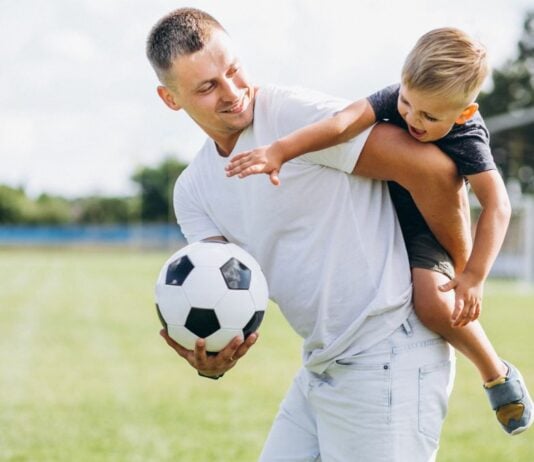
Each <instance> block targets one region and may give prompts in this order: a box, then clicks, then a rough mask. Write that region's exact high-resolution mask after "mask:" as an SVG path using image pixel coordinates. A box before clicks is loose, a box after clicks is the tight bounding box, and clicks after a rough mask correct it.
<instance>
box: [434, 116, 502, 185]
mask: <svg viewBox="0 0 534 462" xmlns="http://www.w3.org/2000/svg"><path fill="white" fill-rule="evenodd" d="M436 145H437V146H438V147H439V148H440V149H441V150H442V151H443V152H445V153H446V154H448V155H449V156H450V157H451V158H452V159H453V160H454V162H455V164H456V166H457V168H458V173H459V174H460V175H462V176H467V175H475V174H477V173H481V172H485V171H488V170H495V169H496V168H497V167H496V165H495V161H494V160H493V156H492V154H491V148H490V144H489V133H488V130H487V128H486V127H485V125H484V122H483V121H482V117H480V115H478V114H476V115H475V117H473V118H472V119H470V120H468V121H467V122H466V123H465V124H463V125H456V126H454V128H453V129H452V130H451V131H450V132H449V133H448V134H447V135H446V136H445V137H444V138H442V139H440V140H438V141H436Z"/></svg>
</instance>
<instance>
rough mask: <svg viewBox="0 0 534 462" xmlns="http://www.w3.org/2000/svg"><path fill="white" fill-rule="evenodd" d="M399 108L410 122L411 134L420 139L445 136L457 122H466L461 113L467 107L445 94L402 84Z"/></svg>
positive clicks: (408, 122) (426, 140)
mask: <svg viewBox="0 0 534 462" xmlns="http://www.w3.org/2000/svg"><path fill="white" fill-rule="evenodd" d="M397 109H398V111H399V113H400V115H401V116H402V118H403V119H404V121H405V122H406V123H407V124H408V131H409V132H410V135H412V136H413V137H414V138H416V139H417V140H419V141H422V142H430V141H436V140H439V139H441V138H443V137H444V136H445V135H446V134H447V133H449V132H450V131H451V129H452V127H453V125H454V124H455V123H463V122H465V120H464V121H462V120H461V119H460V115H461V114H462V112H463V111H464V110H465V109H467V108H463V107H459V106H458V105H455V104H452V103H449V102H448V101H447V100H446V98H444V97H443V96H436V95H431V94H428V93H424V92H421V91H418V90H414V89H410V88H408V87H406V86H405V85H401V88H400V92H399V99H398V101H397ZM475 110H476V109H475Z"/></svg>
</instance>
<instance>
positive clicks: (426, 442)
mask: <svg viewBox="0 0 534 462" xmlns="http://www.w3.org/2000/svg"><path fill="white" fill-rule="evenodd" d="M147 54H148V57H149V60H150V62H151V64H152V66H153V68H154V70H155V71H156V74H157V76H158V78H159V80H160V82H161V85H160V86H159V87H158V94H159V96H160V98H161V99H162V100H163V102H164V103H165V104H166V105H167V106H168V107H169V108H171V109H173V110H180V109H183V110H185V111H186V112H187V114H188V115H189V116H190V117H191V118H192V119H193V120H194V121H195V122H196V123H197V125H199V127H200V128H201V129H202V130H204V132H205V133H206V134H207V135H208V137H209V138H208V140H207V142H206V144H205V145H204V147H203V148H202V149H201V151H200V152H199V153H198V154H197V156H196V158H195V159H194V161H193V162H192V163H191V165H190V166H189V167H188V168H187V169H186V171H185V172H184V173H183V174H182V175H181V176H180V178H179V180H178V181H177V184H176V187H175V210H176V214H177V218H178V222H179V224H180V226H181V227H182V231H183V232H184V234H185V236H186V238H187V239H188V241H190V242H194V241H198V240H202V239H213V238H216V239H227V240H229V241H231V242H235V243H236V244H238V245H241V246H242V247H244V248H246V249H247V250H248V251H249V252H250V253H251V254H252V255H254V256H255V257H256V258H257V260H258V261H259V263H260V264H261V266H262V268H263V270H264V272H265V274H266V277H267V280H268V283H269V288H270V296H271V298H272V299H273V300H275V301H276V302H277V303H278V304H279V306H280V309H281V310H282V312H283V313H284V315H285V316H286V318H287V319H288V321H289V323H290V324H291V326H292V327H293V328H294V329H295V330H296V332H297V333H298V334H299V335H301V336H302V337H303V339H304V343H303V361H304V367H303V368H302V369H301V370H300V371H299V373H298V374H297V376H296V378H295V380H294V383H293V386H292V388H291V389H290V391H289V392H288V395H287V396H286V398H285V400H284V402H283V404H282V407H281V409H280V412H279V414H278V416H277V418H276V420H275V423H274V425H273V428H272V430H271V433H270V435H269V438H268V440H267V442H266V445H265V447H264V450H263V453H262V456H261V460H262V461H281V460H284V461H316V460H322V461H330V460H340V461H348V460H354V455H355V454H358V457H359V459H360V460H364V461H373V462H374V461H380V460H387V461H406V460H410V461H414V462H417V461H428V460H432V459H433V458H434V457H435V454H436V451H437V446H438V441H439V434H440V431H441V425H442V421H443V419H444V416H445V412H446V408H447V399H448V393H449V391H450V387H451V384H452V377H453V371H454V365H453V360H452V359H451V350H450V348H449V346H448V345H447V344H446V343H445V342H444V341H443V339H441V338H440V337H438V336H437V335H436V334H434V333H432V332H430V331H429V330H427V329H426V328H424V327H423V326H422V325H421V324H420V322H419V321H418V319H417V318H416V317H415V316H414V315H413V310H412V304H411V282H410V273H409V267H408V261H407V256H406V250H405V248H404V244H403V240H402V235H401V232H400V228H399V225H398V222H397V220H396V216H395V213H394V209H393V206H392V204H391V201H390V198H389V194H388V190H387V187H386V185H385V184H384V183H382V182H380V181H376V180H371V179H367V178H362V176H365V177H369V178H376V179H392V180H395V181H397V182H399V183H400V184H402V185H403V186H404V187H406V188H407V189H408V190H409V191H410V192H411V194H412V195H413V197H414V199H415V201H416V203H417V204H418V206H419V208H420V209H421V211H422V212H423V214H424V215H425V218H426V219H427V221H428V222H429V225H430V227H431V228H432V230H433V231H434V232H435V234H436V235H437V236H438V238H439V239H440V241H441V242H442V244H443V245H444V246H445V247H446V248H447V250H448V251H449V252H450V253H451V255H452V256H453V258H454V259H455V262H456V265H457V268H460V269H461V266H462V264H463V263H464V262H465V258H466V255H468V252H469V239H468V238H467V236H468V227H467V226H466V225H467V220H466V219H465V216H466V215H465V201H464V199H465V196H464V195H463V192H462V184H461V180H459V179H458V178H456V170H455V167H454V165H453V164H452V162H451V161H450V160H449V159H447V158H446V157H445V156H444V155H443V154H442V153H440V152H439V150H438V149H437V148H436V147H435V146H431V145H423V144H420V143H418V142H417V141H415V140H413V139H411V138H410V136H409V135H407V134H406V133H403V132H402V131H400V130H398V129H396V128H395V127H390V126H377V127H375V128H373V129H372V130H368V131H367V132H365V133H364V134H363V135H361V136H359V137H356V138H355V139H353V140H351V141H349V142H347V143H345V144H343V145H340V146H338V147H337V148H331V149H327V150H324V151H319V152H315V153H310V154H307V155H305V156H302V157H300V158H299V160H297V161H291V162H288V163H287V164H286V166H285V167H284V171H283V172H282V175H283V177H282V180H283V181H282V186H281V187H280V188H273V187H272V186H271V185H270V184H269V182H268V181H267V180H266V179H265V178H262V177H259V176H257V177H252V178H247V179H246V180H243V181H241V180H234V179H230V178H227V177H226V174H225V170H224V167H225V165H226V164H227V162H228V158H229V156H231V155H232V154H233V153H237V152H242V151H246V150H249V149H251V148H253V147H256V146H258V145H262V144H267V143H271V142H272V141H274V140H275V139H277V138H279V137H280V136H283V135H284V134H287V133H289V132H291V131H293V130H295V129H296V128H299V127H301V126H304V125H307V124H309V123H310V122H313V121H315V120H320V119H322V118H325V117H329V116H331V115H333V114H334V113H336V112H337V111H339V110H340V109H342V108H343V107H344V105H346V103H345V102H343V101H339V100H335V99H332V98H328V97H326V96H324V95H318V94H316V93H312V92H306V91H302V90H289V89H283V88H277V87H271V86H269V87H262V88H257V87H254V86H253V85H252V84H251V83H250V82H249V80H248V78H247V76H246V74H245V73H244V70H243V68H242V67H241V64H240V62H239V60H238V58H237V56H236V55H235V53H234V50H233V46H232V43H231V40H230V38H229V37H228V35H227V34H226V32H225V31H224V29H223V28H222V26H221V25H220V24H219V23H218V22H217V21H216V20H215V19H214V18H212V17H211V16H209V15H208V14H206V13H204V12H202V11H199V10H195V9H188V8H184V9H180V10H176V11H174V12H172V13H170V14H169V15H167V16H165V17H164V18H162V19H161V20H160V21H159V22H158V23H157V24H156V26H155V27H154V28H153V29H152V31H151V33H150V36H149V38H148V44H147ZM357 175H358V176H357ZM451 197H456V199H457V200H456V202H455V201H451V200H450V198H451ZM303 198H305V199H303ZM444 198H446V200H445V199H444ZM163 335H164V337H165V338H166V340H167V342H168V343H169V345H170V346H171V347H173V348H174V349H175V350H176V352H177V353H178V354H179V355H180V356H182V357H183V358H184V359H186V360H187V361H188V362H189V364H190V365H191V366H193V367H194V368H195V369H196V370H197V371H198V373H199V374H200V375H203V376H207V377H211V378H219V377H220V376H222V374H224V373H225V372H227V371H228V370H229V369H231V368H232V367H234V366H235V364H236V363H237V361H238V360H239V359H240V358H241V357H242V356H243V355H245V354H246V353H247V351H248V350H249V348H250V347H251V346H252V345H253V344H254V343H255V341H256V339H257V334H253V335H251V336H250V337H249V338H248V339H247V340H245V341H244V342H243V341H241V340H239V339H234V340H233V341H232V342H231V343H230V344H229V345H228V347H226V348H225V349H224V350H222V351H221V352H220V353H219V354H218V355H217V356H207V354H206V350H205V343H204V341H203V340H199V341H198V342H197V344H196V347H195V350H194V351H189V350H186V349H185V348H183V347H181V346H180V345H178V344H176V343H175V342H173V341H172V340H171V339H170V338H169V337H168V336H166V335H165V333H163Z"/></svg>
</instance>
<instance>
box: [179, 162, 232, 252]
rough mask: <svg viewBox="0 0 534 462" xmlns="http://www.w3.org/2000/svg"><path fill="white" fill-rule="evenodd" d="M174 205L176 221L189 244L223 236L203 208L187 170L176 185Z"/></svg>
mask: <svg viewBox="0 0 534 462" xmlns="http://www.w3.org/2000/svg"><path fill="white" fill-rule="evenodd" d="M173 203H174V213H175V214H176V221H177V222H178V225H179V226H180V229H181V231H182V234H183V235H184V236H185V238H186V239H187V242H188V243H192V242H197V241H201V240H202V239H206V238H208V237H214V236H222V233H221V231H220V230H219V229H218V228H217V226H216V225H215V223H213V221H212V220H211V218H210V217H209V216H208V215H207V213H206V212H205V211H204V209H203V208H202V207H201V203H200V200H199V197H198V195H197V194H196V192H195V189H194V186H193V185H192V183H191V182H190V181H189V178H188V176H187V169H186V170H185V171H184V172H183V173H182V174H181V175H180V176H179V177H178V180H177V181H176V184H175V185H174V195H173Z"/></svg>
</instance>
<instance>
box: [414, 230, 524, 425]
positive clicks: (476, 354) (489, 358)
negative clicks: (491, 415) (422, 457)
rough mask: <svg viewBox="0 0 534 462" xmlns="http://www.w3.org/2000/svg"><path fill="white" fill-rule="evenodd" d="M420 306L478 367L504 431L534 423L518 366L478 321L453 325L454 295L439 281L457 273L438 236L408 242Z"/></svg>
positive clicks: (433, 325) (422, 313) (430, 323)
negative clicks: (500, 351) (502, 356)
mask: <svg viewBox="0 0 534 462" xmlns="http://www.w3.org/2000/svg"><path fill="white" fill-rule="evenodd" d="M408 252H409V254H410V262H411V266H412V276H413V282H414V306H415V311H416V313H417V314H418V316H419V317H420V319H421V320H422V321H423V324H424V325H425V326H426V327H428V328H429V329H431V330H433V331H434V332H436V333H439V334H440V335H442V336H443V337H444V338H445V339H447V341H449V343H450V344H451V345H453V346H454V347H455V348H456V349H458V350H459V351H460V352H461V353H463V354H464V355H465V356H466V357H467V358H468V359H470V360H471V362H473V364H474V365H475V366H476V367H477V368H478V370H479V372H480V375H481V376H482V380H483V382H484V389H485V391H486V393H487V395H488V398H489V401H490V404H491V406H492V408H493V410H494V411H495V412H496V416H497V420H498V421H499V423H500V424H501V427H502V428H503V430H504V431H506V432H507V433H509V434H512V435H516V434H519V433H521V432H523V431H525V430H526V429H527V428H529V427H530V426H531V425H532V423H533V422H534V403H533V401H532V398H531V397H530V395H529V393H528V390H527V387H526V385H525V382H524V380H523V377H522V376H521V374H520V372H519V371H518V370H517V368H516V367H514V366H513V365H511V364H509V363H505V362H503V361H502V360H501V359H500V358H499V356H498V355H497V353H496V352H495V349H494V348H493V345H492V344H491V342H490V341H489V339H488V338H487V336H486V334H485V332H484V330H483V329H482V326H481V325H480V323H479V322H478V321H475V322H471V323H469V324H467V325H466V326H464V327H452V323H451V314H452V311H453V307H454V294H453V293H452V292H448V293H443V292H440V291H439V290H438V286H439V285H441V284H443V283H444V282H447V281H448V280H449V279H450V278H451V277H452V274H453V269H452V263H451V261H450V258H449V257H448V255H447V254H446V252H445V251H444V250H443V249H442V248H441V246H439V244H438V243H437V241H435V239H434V238H433V236H430V237H429V236H421V237H420V239H414V240H412V241H411V242H410V244H409V245H408Z"/></svg>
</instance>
